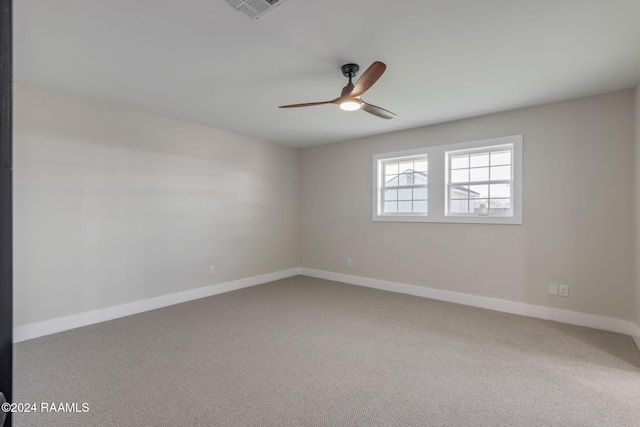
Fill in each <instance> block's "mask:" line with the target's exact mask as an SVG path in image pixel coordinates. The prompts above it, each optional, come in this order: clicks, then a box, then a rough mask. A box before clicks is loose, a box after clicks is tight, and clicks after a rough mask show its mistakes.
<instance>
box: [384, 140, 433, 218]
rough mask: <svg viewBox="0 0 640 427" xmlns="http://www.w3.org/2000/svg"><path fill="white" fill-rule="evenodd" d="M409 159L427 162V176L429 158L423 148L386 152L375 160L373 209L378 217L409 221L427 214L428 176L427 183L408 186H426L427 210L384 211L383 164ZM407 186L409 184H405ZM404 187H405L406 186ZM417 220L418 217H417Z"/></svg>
mask: <svg viewBox="0 0 640 427" xmlns="http://www.w3.org/2000/svg"><path fill="white" fill-rule="evenodd" d="M409 160H425V161H426V162H427V176H429V171H428V168H429V166H428V165H429V158H428V156H427V154H426V153H425V151H424V150H423V149H419V150H408V151H399V152H396V153H387V154H386V155H385V157H380V158H379V159H378V160H377V162H376V165H377V166H376V167H377V169H378V174H377V177H376V181H375V182H376V185H375V188H376V196H375V198H376V200H377V204H376V207H375V210H374V214H377V216H379V217H384V218H394V217H398V218H401V219H402V220H404V221H410V220H409V219H408V218H412V217H415V218H422V217H425V216H427V215H428V214H429V196H428V194H429V183H428V178H427V185H426V186H413V185H412V186H410V187H411V188H415V187H426V189H427V212H425V213H422V212H394V213H384V202H385V198H384V191H385V189H387V187H385V185H384V180H385V176H384V165H385V163H393V162H397V161H409ZM407 187H409V186H407ZM407 187H405V188H407ZM394 188H398V187H394ZM418 220H419V219H418Z"/></svg>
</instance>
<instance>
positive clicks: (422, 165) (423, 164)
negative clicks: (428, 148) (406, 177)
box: [413, 160, 429, 172]
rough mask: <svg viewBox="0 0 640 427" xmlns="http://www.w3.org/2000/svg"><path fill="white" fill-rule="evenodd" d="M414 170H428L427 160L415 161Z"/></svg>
mask: <svg viewBox="0 0 640 427" xmlns="http://www.w3.org/2000/svg"><path fill="white" fill-rule="evenodd" d="M413 170H414V171H417V172H426V171H427V170H429V169H428V165H427V161H426V160H416V161H415V162H414V163H413Z"/></svg>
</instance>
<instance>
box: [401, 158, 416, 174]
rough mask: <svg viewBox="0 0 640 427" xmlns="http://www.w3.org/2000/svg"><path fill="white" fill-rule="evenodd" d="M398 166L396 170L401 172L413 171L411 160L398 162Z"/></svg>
mask: <svg viewBox="0 0 640 427" xmlns="http://www.w3.org/2000/svg"><path fill="white" fill-rule="evenodd" d="M398 167H399V168H400V169H399V170H398V172H400V173H403V172H407V171H409V172H412V171H413V160H408V161H406V162H400V163H398Z"/></svg>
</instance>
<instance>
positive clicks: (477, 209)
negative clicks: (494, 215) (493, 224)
mask: <svg viewBox="0 0 640 427" xmlns="http://www.w3.org/2000/svg"><path fill="white" fill-rule="evenodd" d="M471 203H473V212H474V213H488V212H489V203H488V201H487V199H474V200H472V201H471Z"/></svg>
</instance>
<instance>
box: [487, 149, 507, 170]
mask: <svg viewBox="0 0 640 427" xmlns="http://www.w3.org/2000/svg"><path fill="white" fill-rule="evenodd" d="M510 164H511V150H506V151H493V152H492V153H491V166H496V165H510Z"/></svg>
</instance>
